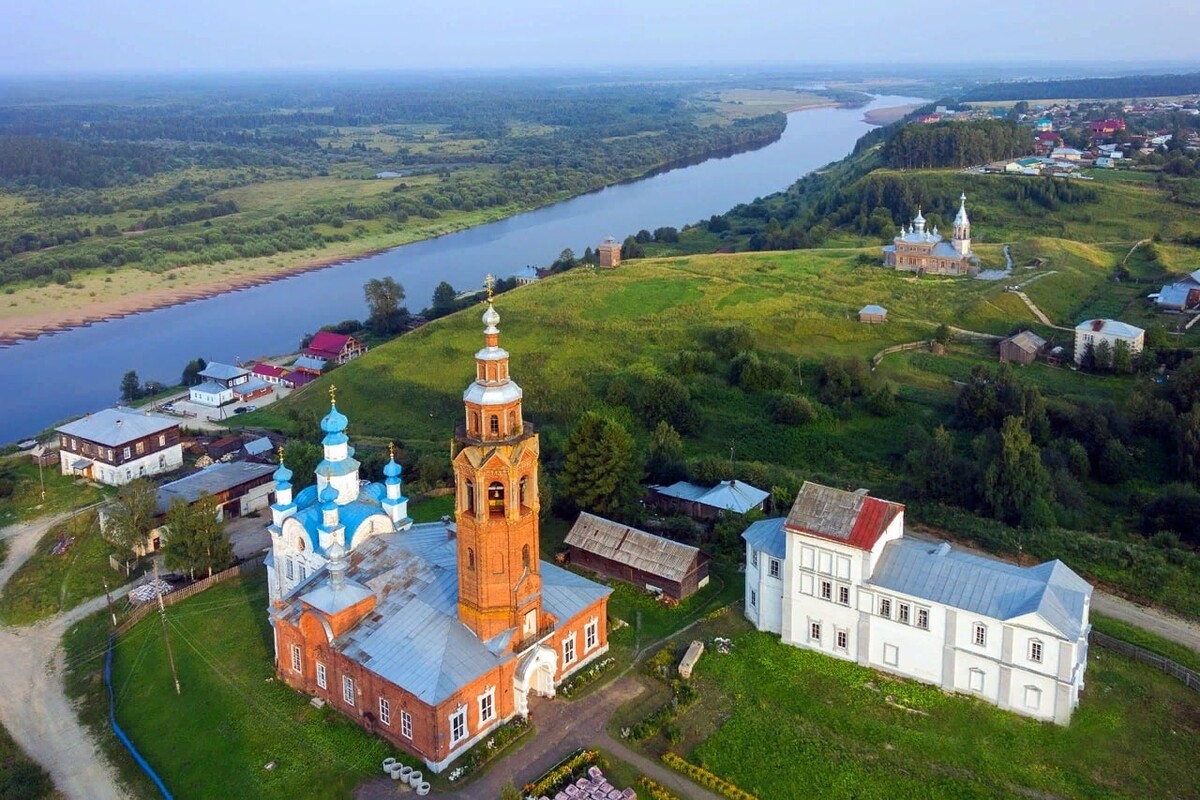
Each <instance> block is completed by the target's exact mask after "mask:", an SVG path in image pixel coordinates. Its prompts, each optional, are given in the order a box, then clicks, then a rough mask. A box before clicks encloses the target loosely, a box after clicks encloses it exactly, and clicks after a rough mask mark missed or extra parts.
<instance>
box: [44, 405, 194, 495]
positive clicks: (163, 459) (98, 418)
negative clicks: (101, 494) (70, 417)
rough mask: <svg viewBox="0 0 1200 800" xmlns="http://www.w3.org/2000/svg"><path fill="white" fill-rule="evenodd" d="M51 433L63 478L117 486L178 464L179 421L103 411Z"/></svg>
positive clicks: (126, 411)
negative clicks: (67, 477) (53, 436)
mask: <svg viewBox="0 0 1200 800" xmlns="http://www.w3.org/2000/svg"><path fill="white" fill-rule="evenodd" d="M56 432H57V433H58V447H59V450H60V451H61V452H60V454H59V462H58V463H59V468H60V469H61V470H62V474H63V475H78V476H80V477H83V478H88V479H90V480H94V481H99V482H101V483H107V484H108V485H110V486H120V485H122V484H125V483H129V482H130V481H132V480H134V479H136V478H142V477H146V476H149V475H157V474H158V473H160V472H169V471H171V470H173V469H176V468H178V467H180V466H181V465H182V464H183V446H182V445H181V444H180V441H179V422H178V421H177V420H173V419H170V418H169V417H164V416H160V415H158V414H151V413H149V412H142V411H136V410H134V409H132V408H124V407H121V406H118V407H116V408H106V409H104V410H103V411H98V412H96V413H95V414H89V415H88V416H86V417H83V418H81V419H77V420H75V421H74V422H68V423H67V424H66V425H63V426H61V427H59V428H57V429H56Z"/></svg>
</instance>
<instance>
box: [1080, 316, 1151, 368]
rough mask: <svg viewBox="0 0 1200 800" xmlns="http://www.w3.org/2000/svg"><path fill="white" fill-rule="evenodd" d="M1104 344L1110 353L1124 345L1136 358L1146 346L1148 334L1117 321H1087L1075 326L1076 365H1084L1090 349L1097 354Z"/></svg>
mask: <svg viewBox="0 0 1200 800" xmlns="http://www.w3.org/2000/svg"><path fill="white" fill-rule="evenodd" d="M1102 342H1103V343H1106V344H1107V345H1108V348H1109V352H1110V353H1113V352H1116V349H1117V345H1118V344H1122V343H1123V344H1124V345H1125V347H1127V348H1128V349H1129V355H1130V356H1135V355H1137V354H1138V353H1140V352H1142V348H1143V347H1144V346H1145V343H1146V332H1145V331H1144V330H1142V329H1141V328H1138V327H1136V326H1134V325H1129V324H1127V323H1124V322H1120V321H1118V320H1115V319H1085V320H1084V321H1083V322H1081V323H1079V324H1078V325H1076V326H1075V363H1076V364H1082V363H1083V359H1084V356H1085V354H1086V353H1087V351H1088V349H1089V348H1090V349H1091V350H1092V352H1095V350H1096V348H1097V347H1099V346H1100V344H1101V343H1102Z"/></svg>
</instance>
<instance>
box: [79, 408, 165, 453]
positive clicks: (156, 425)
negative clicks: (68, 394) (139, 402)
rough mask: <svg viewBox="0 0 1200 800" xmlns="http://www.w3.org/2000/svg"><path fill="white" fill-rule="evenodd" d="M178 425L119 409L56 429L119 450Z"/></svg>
mask: <svg viewBox="0 0 1200 800" xmlns="http://www.w3.org/2000/svg"><path fill="white" fill-rule="evenodd" d="M178 426H179V422H178V421H176V420H173V419H171V418H170V417H163V416H159V415H158V414H150V413H147V412H144V411H135V410H134V409H132V408H125V407H124V406H117V407H116V408H106V409H104V410H103V411H97V412H96V413H95V414H90V415H88V416H86V417H84V418H83V419H77V420H75V421H74V422H68V423H67V424H66V425H63V426H61V427H59V428H56V430H57V431H58V432H59V433H65V434H66V435H68V436H74V437H76V438H79V439H87V440H88V441H89V442H96V443H97V444H102V445H105V446H107V447H116V446H117V445H122V444H125V443H126V442H132V441H133V440H134V439H141V438H142V437H143V436H152V435H154V434H156V433H159V432H161V431H166V430H170V429H171V428H175V427H178Z"/></svg>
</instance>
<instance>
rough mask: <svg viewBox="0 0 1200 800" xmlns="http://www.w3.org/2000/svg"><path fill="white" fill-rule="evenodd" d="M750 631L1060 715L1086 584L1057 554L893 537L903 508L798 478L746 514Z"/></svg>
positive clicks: (1079, 653)
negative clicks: (1028, 558)
mask: <svg viewBox="0 0 1200 800" xmlns="http://www.w3.org/2000/svg"><path fill="white" fill-rule="evenodd" d="M742 536H743V538H744V539H745V540H746V598H745V606H746V616H747V618H749V619H750V621H751V622H753V623H754V624H755V626H756V627H758V629H759V630H764V631H770V632H772V633H779V634H780V636H781V637H782V639H783V641H784V642H785V643H787V644H790V645H794V646H796V647H804V648H808V649H810V650H818V651H820V652H823V653H826V654H828V655H830V656H833V657H835V658H842V659H845V660H847V661H855V662H857V663H858V664H861V665H862V666H865V667H872V668H874V669H879V670H883V671H885V672H892V673H895V674H898V675H902V676H904V677H908V678H913V679H916V680H919V681H922V682H924V683H931V684H934V685H935V686H940V687H942V688H943V689H946V690H948V691H956V692H963V693H965V694H971V695H974V696H976V697H979V698H981V699H984V700H987V701H988V702H990V703H993V704H995V705H997V706H999V707H1000V708H1003V709H1007V710H1011V711H1015V712H1017V713H1019V714H1025V715H1027V716H1031V717H1036V718H1038V719H1043V720H1052V721H1054V722H1057V723H1059V724H1063V725H1065V724H1067V723H1068V722H1069V721H1070V719H1071V712H1072V711H1073V710H1074V708H1075V707H1076V706H1077V705H1078V704H1079V692H1080V690H1081V689H1083V685H1084V684H1083V677H1084V672H1085V670H1086V669H1087V652H1088V647H1087V635H1088V632H1089V630H1090V629H1091V626H1090V625H1089V624H1088V612H1089V607H1090V604H1091V594H1092V587H1091V586H1090V585H1089V584H1088V583H1086V582H1085V581H1084V580H1083V579H1082V578H1080V577H1079V576H1078V575H1076V574H1075V573H1074V572H1072V571H1071V570H1070V569H1069V568H1067V567H1066V566H1065V565H1064V564H1063V563H1062V562H1060V561H1050V562H1047V563H1045V564H1040V565H1038V566H1036V567H1018V566H1014V565H1012V564H1007V563H1004V562H1000V561H994V560H992V559H989V558H983V557H980V556H975V555H970V554H967V553H962V552H958V551H955V550H953V549H952V548H951V547H950V545H948V544H945V543H942V544H936V543H929V542H923V541H918V540H913V539H906V538H904V506H902V505H900V504H899V503H891V502H888V501H885V500H879V499H877V498H873V497H869V496H867V494H866V491H865V490H862V489H860V490H858V491H857V492H845V491H841V490H839V489H831V488H829V487H826V486H821V485H819V484H815V483H810V482H806V483H805V484H804V487H803V488H802V489H801V490H800V493H799V495H797V497H796V502H795V504H794V505H793V506H792V510H791V512H790V513H789V514H788V516H787V518H786V519H770V520H763V521H761V522H757V523H755V524H754V525H751V526H750V527H749V528H748V529H747V530H746V532H745V533H744V534H743V535H742Z"/></svg>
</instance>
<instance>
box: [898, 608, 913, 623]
mask: <svg viewBox="0 0 1200 800" xmlns="http://www.w3.org/2000/svg"><path fill="white" fill-rule="evenodd" d="M896 611H897V612H898V613H897V614H896V619H897V620H899V621H900V622H903V623H904V624H905V625H907V624H908V621H909V618H910V614H911V613H912V608H911V607H910V606H909V605H908V603H898V604H897V605H896Z"/></svg>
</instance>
